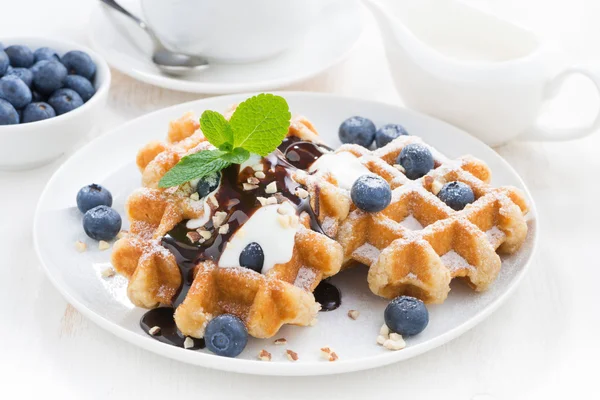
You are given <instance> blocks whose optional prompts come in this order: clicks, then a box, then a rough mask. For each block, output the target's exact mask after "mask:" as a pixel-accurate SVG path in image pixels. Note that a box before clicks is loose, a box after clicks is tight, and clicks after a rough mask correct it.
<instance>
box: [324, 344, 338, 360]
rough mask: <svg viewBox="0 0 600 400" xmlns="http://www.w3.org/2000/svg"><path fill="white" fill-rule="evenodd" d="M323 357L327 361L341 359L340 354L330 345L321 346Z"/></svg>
mask: <svg viewBox="0 0 600 400" xmlns="http://www.w3.org/2000/svg"><path fill="white" fill-rule="evenodd" d="M321 357H323V358H324V359H326V360H327V361H336V360H338V359H339V357H338V355H337V354H336V352H335V351H333V350H332V349H331V348H329V347H322V348H321Z"/></svg>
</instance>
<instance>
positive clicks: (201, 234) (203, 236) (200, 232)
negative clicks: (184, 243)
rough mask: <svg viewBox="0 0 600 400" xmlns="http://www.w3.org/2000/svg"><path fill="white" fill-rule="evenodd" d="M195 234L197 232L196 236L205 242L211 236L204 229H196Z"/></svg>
mask: <svg viewBox="0 0 600 400" xmlns="http://www.w3.org/2000/svg"><path fill="white" fill-rule="evenodd" d="M196 232H198V234H199V235H200V236H201V237H202V239H204V240H207V239H210V237H211V236H212V233H210V231H206V230H204V229H198V230H196Z"/></svg>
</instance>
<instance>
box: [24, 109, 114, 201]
mask: <svg viewBox="0 0 600 400" xmlns="http://www.w3.org/2000/svg"><path fill="white" fill-rule="evenodd" d="M54 117H56V112H54V108H52V106H51V105H50V104H48V103H43V102H40V103H29V104H28V105H27V107H25V109H23V117H22V118H21V122H22V123H27V122H35V121H41V120H44V119H48V118H54ZM109 205H110V204H109Z"/></svg>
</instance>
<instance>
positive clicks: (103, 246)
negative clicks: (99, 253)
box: [98, 240, 110, 250]
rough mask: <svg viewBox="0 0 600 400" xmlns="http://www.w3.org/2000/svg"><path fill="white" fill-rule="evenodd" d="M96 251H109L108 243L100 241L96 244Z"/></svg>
mask: <svg viewBox="0 0 600 400" xmlns="http://www.w3.org/2000/svg"><path fill="white" fill-rule="evenodd" d="M98 249H99V250H106V249H110V243H108V242H107V241H105V240H101V241H99V242H98Z"/></svg>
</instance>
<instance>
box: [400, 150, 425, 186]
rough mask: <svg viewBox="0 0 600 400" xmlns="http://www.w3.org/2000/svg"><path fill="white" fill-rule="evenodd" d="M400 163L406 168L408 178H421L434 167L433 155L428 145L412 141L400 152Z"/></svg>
mask: <svg viewBox="0 0 600 400" xmlns="http://www.w3.org/2000/svg"><path fill="white" fill-rule="evenodd" d="M398 164H400V165H401V166H402V167H403V168H404V170H405V171H406V172H405V173H404V174H405V175H406V176H407V177H408V179H419V178H420V177H422V176H423V175H425V174H426V173H428V172H429V171H431V170H432V169H433V155H431V151H429V149H428V148H427V147H425V146H423V145H421V144H418V143H411V144H409V145H406V146H405V147H404V148H403V149H402V151H401V152H400V155H399V156H398Z"/></svg>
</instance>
